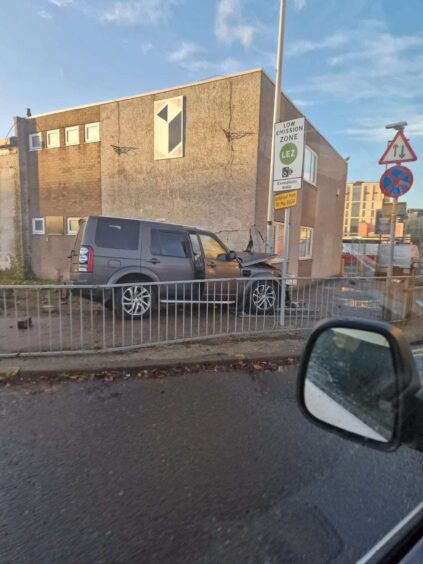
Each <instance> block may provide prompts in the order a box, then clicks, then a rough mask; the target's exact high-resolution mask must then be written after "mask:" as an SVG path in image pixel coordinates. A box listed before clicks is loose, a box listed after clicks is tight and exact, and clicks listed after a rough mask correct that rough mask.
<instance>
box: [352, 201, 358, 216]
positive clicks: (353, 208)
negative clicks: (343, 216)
mask: <svg viewBox="0 0 423 564" xmlns="http://www.w3.org/2000/svg"><path fill="white" fill-rule="evenodd" d="M359 215H360V203H359V202H356V203H355V204H353V205H352V206H351V217H358V216H359Z"/></svg>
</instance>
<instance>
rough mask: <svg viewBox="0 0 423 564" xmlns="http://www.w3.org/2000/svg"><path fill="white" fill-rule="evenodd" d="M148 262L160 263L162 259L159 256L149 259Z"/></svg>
mask: <svg viewBox="0 0 423 564" xmlns="http://www.w3.org/2000/svg"><path fill="white" fill-rule="evenodd" d="M146 262H151V264H158V263H159V262H160V261H159V259H158V258H154V257H153V258H152V259H151V260H147V261H146Z"/></svg>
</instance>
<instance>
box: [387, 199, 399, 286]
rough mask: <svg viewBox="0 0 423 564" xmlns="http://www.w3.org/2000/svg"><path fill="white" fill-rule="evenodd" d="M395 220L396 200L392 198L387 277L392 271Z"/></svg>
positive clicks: (389, 276)
mask: <svg viewBox="0 0 423 564" xmlns="http://www.w3.org/2000/svg"><path fill="white" fill-rule="evenodd" d="M396 220H397V200H396V198H395V199H394V202H393V204H392V215H391V226H390V231H389V244H390V247H389V260H388V272H387V275H388V278H389V279H391V278H392V271H393V265H394V252H395V224H396Z"/></svg>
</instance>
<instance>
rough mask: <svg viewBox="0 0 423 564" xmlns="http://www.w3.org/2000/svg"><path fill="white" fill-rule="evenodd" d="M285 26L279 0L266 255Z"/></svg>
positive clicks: (269, 240)
mask: <svg viewBox="0 0 423 564" xmlns="http://www.w3.org/2000/svg"><path fill="white" fill-rule="evenodd" d="M284 26H285V0H280V5H279V28H278V48H277V54H276V76H275V97H274V104H273V122H272V148H271V153H270V174H269V190H268V198H267V225H266V253H271V252H272V251H273V168H274V159H275V124H276V123H279V121H280V107H281V83H282V50H283V35H284Z"/></svg>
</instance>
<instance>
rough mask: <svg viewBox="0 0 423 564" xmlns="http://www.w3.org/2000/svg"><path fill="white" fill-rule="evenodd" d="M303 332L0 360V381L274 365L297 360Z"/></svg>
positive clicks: (302, 344) (302, 343)
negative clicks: (242, 364) (252, 363)
mask: <svg viewBox="0 0 423 564" xmlns="http://www.w3.org/2000/svg"><path fill="white" fill-rule="evenodd" d="M305 334H307V333H306V332H304V331H296V332H291V333H289V334H286V333H284V334H275V333H270V334H264V335H259V336H257V337H251V336H250V337H248V338H247V337H232V338H230V337H227V338H225V339H222V338H219V339H208V340H202V341H197V342H192V343H188V342H187V343H179V344H173V345H165V346H154V347H145V348H141V349H138V350H134V351H125V352H122V353H118V352H114V353H101V352H97V353H93V354H85V355H56V356H41V357H33V358H30V357H11V358H0V379H2V378H3V379H5V378H9V377H10V378H13V377H14V376H16V375H18V374H19V375H21V376H31V377H34V376H36V375H37V374H38V375H42V376H46V375H52V376H54V375H55V374H58V375H63V374H64V373H67V374H75V373H92V372H101V371H103V370H121V371H128V370H132V369H143V370H145V369H149V368H164V367H169V366H180V365H184V366H192V365H200V364H201V365H212V364H231V363H233V362H234V361H240V360H241V361H243V360H247V361H252V360H264V361H277V360H283V359H287V358H292V357H294V358H297V357H298V356H299V354H300V353H301V350H302V347H303V346H304V335H305Z"/></svg>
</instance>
